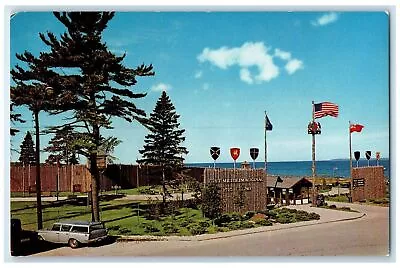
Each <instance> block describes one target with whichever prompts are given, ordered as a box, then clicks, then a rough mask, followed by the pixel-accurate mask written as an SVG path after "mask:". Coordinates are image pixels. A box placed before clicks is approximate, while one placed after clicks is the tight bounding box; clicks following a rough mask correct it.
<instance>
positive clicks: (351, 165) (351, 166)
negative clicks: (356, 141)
mask: <svg viewBox="0 0 400 268" xmlns="http://www.w3.org/2000/svg"><path fill="white" fill-rule="evenodd" d="M350 127H351V122H350V121H349V148H350V155H349V156H350V157H349V159H350V178H351V169H352V168H353V163H352V154H351V131H350Z"/></svg>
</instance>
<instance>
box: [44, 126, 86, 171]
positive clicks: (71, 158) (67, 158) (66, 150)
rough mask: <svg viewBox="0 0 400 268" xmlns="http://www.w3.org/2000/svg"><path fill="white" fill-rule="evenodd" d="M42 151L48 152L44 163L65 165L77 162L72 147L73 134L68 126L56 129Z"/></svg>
mask: <svg viewBox="0 0 400 268" xmlns="http://www.w3.org/2000/svg"><path fill="white" fill-rule="evenodd" d="M44 151H45V152H48V153H49V156H48V157H47V159H46V163H49V164H58V163H60V164H66V165H69V164H73V165H76V164H78V163H79V161H78V159H77V156H76V150H75V149H74V134H73V132H72V127H70V126H65V127H64V128H61V129H59V130H58V131H56V134H55V135H54V137H53V138H52V139H51V140H50V142H49V146H47V147H46V148H45V149H44Z"/></svg>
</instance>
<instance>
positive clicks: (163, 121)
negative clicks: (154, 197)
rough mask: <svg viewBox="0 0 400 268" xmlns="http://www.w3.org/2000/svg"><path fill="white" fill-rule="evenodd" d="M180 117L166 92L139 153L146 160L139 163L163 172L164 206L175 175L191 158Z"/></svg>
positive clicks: (163, 93) (151, 118) (152, 118)
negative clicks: (168, 187) (157, 167)
mask: <svg viewBox="0 0 400 268" xmlns="http://www.w3.org/2000/svg"><path fill="white" fill-rule="evenodd" d="M179 117H180V115H178V114H177V113H176V111H175V107H174V105H173V104H172V102H171V100H170V98H169V97H168V96H167V93H166V92H165V91H163V92H162V94H161V97H160V98H159V99H158V101H157V103H156V107H155V108H154V110H153V112H152V113H151V114H150V119H149V123H148V124H149V127H148V128H149V130H150V133H149V134H148V135H146V137H145V140H144V142H145V144H144V146H143V150H139V152H140V153H141V154H142V156H143V158H142V159H140V160H138V163H144V164H150V165H158V166H161V168H162V180H161V184H162V188H163V203H164V204H165V201H166V197H167V196H168V195H169V193H168V191H167V187H166V186H167V185H168V184H169V182H170V181H171V180H172V179H173V177H172V176H171V174H172V171H174V170H177V169H179V168H180V167H182V166H183V160H184V158H183V155H184V154H188V151H187V149H186V148H185V147H184V146H182V145H181V144H182V142H183V141H185V137H184V136H183V133H184V132H185V130H184V129H179V126H180V123H178V119H179ZM166 175H168V176H166Z"/></svg>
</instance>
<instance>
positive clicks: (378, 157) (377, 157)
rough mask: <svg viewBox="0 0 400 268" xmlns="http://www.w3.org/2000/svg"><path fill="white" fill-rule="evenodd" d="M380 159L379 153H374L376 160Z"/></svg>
mask: <svg viewBox="0 0 400 268" xmlns="http://www.w3.org/2000/svg"><path fill="white" fill-rule="evenodd" d="M379 159H381V153H380V152H376V160H379Z"/></svg>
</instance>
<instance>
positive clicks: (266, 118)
mask: <svg viewBox="0 0 400 268" xmlns="http://www.w3.org/2000/svg"><path fill="white" fill-rule="evenodd" d="M265 130H270V131H271V130H272V124H271V121H269V118H268V116H267V114H265Z"/></svg>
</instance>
